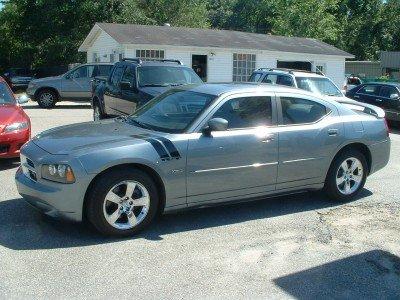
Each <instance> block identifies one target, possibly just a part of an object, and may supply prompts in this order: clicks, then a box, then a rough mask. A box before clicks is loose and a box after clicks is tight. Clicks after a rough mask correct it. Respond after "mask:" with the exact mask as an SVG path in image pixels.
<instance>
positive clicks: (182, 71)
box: [138, 66, 203, 87]
mask: <svg viewBox="0 0 400 300" xmlns="http://www.w3.org/2000/svg"><path fill="white" fill-rule="evenodd" d="M138 83H139V86H141V87H145V86H178V85H186V84H200V83H203V81H202V80H201V79H200V77H199V76H197V74H196V73H195V72H194V71H193V70H192V69H190V68H185V67H168V66H146V67H140V68H138Z"/></svg>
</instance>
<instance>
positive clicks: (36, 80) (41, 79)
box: [31, 75, 62, 83]
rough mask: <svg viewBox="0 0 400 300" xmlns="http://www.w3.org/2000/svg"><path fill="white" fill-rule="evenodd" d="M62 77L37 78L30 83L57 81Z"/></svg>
mask: <svg viewBox="0 0 400 300" xmlns="http://www.w3.org/2000/svg"><path fill="white" fill-rule="evenodd" d="M61 77H62V75H60V76H51V77H43V78H39V79H34V80H32V81H31V82H32V83H41V82H46V81H51V80H58V79H60V78H61Z"/></svg>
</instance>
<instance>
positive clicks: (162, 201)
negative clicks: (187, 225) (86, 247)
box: [82, 163, 166, 219]
mask: <svg viewBox="0 0 400 300" xmlns="http://www.w3.org/2000/svg"><path fill="white" fill-rule="evenodd" d="M127 168H129V169H137V170H140V171H142V172H144V173H146V174H147V175H149V176H150V177H151V178H152V179H153V180H154V182H155V184H156V187H157V191H158V194H159V196H160V206H159V207H158V211H157V214H158V215H160V214H162V213H163V211H164V208H165V200H166V194H165V184H164V182H163V180H162V179H161V176H160V175H159V174H158V173H157V171H156V170H154V169H153V168H151V167H149V166H147V165H144V164H140V163H123V164H118V165H114V166H111V167H109V168H107V169H105V170H103V171H102V172H100V173H99V174H97V175H96V176H95V177H94V178H93V179H92V181H91V182H90V184H89V186H88V188H87V189H86V193H85V197H84V201H83V214H82V218H83V219H86V209H87V203H88V196H89V193H90V192H91V190H92V189H93V187H94V185H95V183H96V182H97V180H98V179H99V178H100V177H102V176H104V175H105V174H107V173H109V172H112V171H115V170H118V169H127Z"/></svg>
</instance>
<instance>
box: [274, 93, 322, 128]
mask: <svg viewBox="0 0 400 300" xmlns="http://www.w3.org/2000/svg"><path fill="white" fill-rule="evenodd" d="M281 104H282V117H283V123H284V124H285V125H288V124H305V123H313V122H315V121H318V120H319V119H321V118H322V117H323V116H325V115H326V114H327V113H328V112H329V109H327V108H326V107H325V106H324V105H322V104H319V103H317V102H314V101H311V100H306V99H300V98H291V97H281Z"/></svg>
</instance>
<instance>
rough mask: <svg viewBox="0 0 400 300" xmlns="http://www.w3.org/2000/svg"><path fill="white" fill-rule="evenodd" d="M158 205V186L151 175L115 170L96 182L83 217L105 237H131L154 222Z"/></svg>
mask: <svg viewBox="0 0 400 300" xmlns="http://www.w3.org/2000/svg"><path fill="white" fill-rule="evenodd" d="M158 205H159V195H158V192H157V187H156V185H155V183H154V181H153V180H152V179H151V177H150V176H148V175H147V174H146V173H144V172H142V171H140V170H137V169H128V170H121V169H118V170H114V171H111V172H108V173H106V174H104V175H103V176H101V177H100V178H99V179H98V180H97V181H96V183H95V184H94V187H93V189H92V190H91V192H90V195H89V198H88V204H87V206H86V215H87V217H88V219H89V221H90V222H91V223H92V224H93V226H94V227H95V228H96V229H97V230H98V231H99V232H101V233H102V234H104V235H111V236H131V235H133V234H135V233H137V232H139V231H141V230H143V229H144V228H146V227H147V226H148V225H149V224H150V223H151V221H153V219H154V218H155V216H156V214H157V210H158Z"/></svg>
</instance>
